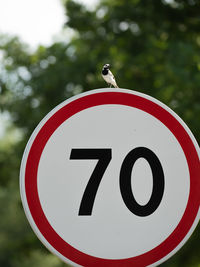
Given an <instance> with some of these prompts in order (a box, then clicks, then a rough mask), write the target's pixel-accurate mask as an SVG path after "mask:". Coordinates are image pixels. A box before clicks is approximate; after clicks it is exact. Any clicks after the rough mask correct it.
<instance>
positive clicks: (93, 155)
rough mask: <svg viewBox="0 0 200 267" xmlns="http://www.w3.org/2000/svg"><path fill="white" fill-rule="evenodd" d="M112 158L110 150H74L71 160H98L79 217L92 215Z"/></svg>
mask: <svg viewBox="0 0 200 267" xmlns="http://www.w3.org/2000/svg"><path fill="white" fill-rule="evenodd" d="M111 158H112V152H111V149H110V148H73V149H72V150H71V154H70V159H80V160H83V159H86V160H91V159H97V160H98V162H97V165H96V167H95V168H94V171H93V173H92V175H91V177H90V179H89V181H88V184H87V186H86V188H85V191H84V194H83V197H82V200H81V204H80V208H79V213H78V215H91V214H92V209H93V205H94V200H95V197H96V194H97V190H98V188H99V184H100V182H101V179H102V177H103V175H104V173H105V171H106V169H107V167H108V164H109V163H110V161H111Z"/></svg>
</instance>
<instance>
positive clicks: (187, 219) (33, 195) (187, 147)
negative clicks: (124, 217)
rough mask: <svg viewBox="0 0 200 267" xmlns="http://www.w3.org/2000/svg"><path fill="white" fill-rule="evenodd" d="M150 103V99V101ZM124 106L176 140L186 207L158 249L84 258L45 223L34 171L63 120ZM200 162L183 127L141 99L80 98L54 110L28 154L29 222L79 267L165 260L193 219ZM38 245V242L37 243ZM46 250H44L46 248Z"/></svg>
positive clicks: (115, 95)
mask: <svg viewBox="0 0 200 267" xmlns="http://www.w3.org/2000/svg"><path fill="white" fill-rule="evenodd" d="M152 100H153V99H152ZM107 104H114V105H126V106H129V107H134V108H138V109H140V110H143V111H145V112H147V113H149V114H151V115H152V116H154V117H155V118H157V119H158V120H160V121H161V122H162V123H163V124H164V125H165V126H166V127H167V128H168V129H169V130H170V131H171V132H172V133H173V135H174V136H175V137H176V139H177V140H178V142H179V144H180V145H181V147H182V150H183V152H184V154H185V157H186V160H187V164H188V168H189V173H190V193H189V198H188V203H187V206H186V209H185V212H184V214H183V217H182V219H181V220H180V222H179V224H178V226H177V227H176V228H175V230H174V231H173V232H172V233H171V235H170V236H169V237H168V238H167V239H165V240H164V241H163V242H162V243H161V244H160V245H158V246H157V247H155V248H153V249H152V250H150V251H148V252H146V253H144V254H141V255H138V256H135V257H132V258H127V259H103V258H98V257H94V256H91V255H88V254H85V253H83V252H81V251H79V250H77V249H76V248H74V247H72V246H71V245H70V244H68V243H66V242H65V241H64V240H63V239H62V237H60V236H59V235H58V234H57V233H56V232H55V230H54V229H53V228H52V226H51V225H50V223H49V222H48V220H47V218H46V216H45V214H44V212H43V210H42V206H41V203H40V199H39V195H38V189H37V170H38V165H39V162H40V157H41V154H42V152H43V149H44V147H45V145H46V143H47V142H48V140H49V138H50V137H51V135H52V134H53V133H54V131H55V130H56V129H57V128H58V127H59V126H60V125H61V124H62V123H63V122H64V121H66V120H67V119H69V118H70V117H71V116H73V115H75V114H76V113H78V112H81V111H82V110H84V109H87V108H91V107H94V106H99V105H107ZM199 174H200V161H199V157H198V153H197V150H196V148H195V146H194V144H193V141H192V139H191V137H190V135H189V134H188V132H187V131H186V130H185V128H184V127H183V125H182V124H181V123H180V122H179V121H178V120H177V119H176V118H175V117H174V116H173V115H172V114H171V113H170V112H169V111H168V110H167V109H165V108H163V107H162V106H160V105H158V104H157V103H155V102H153V101H151V100H149V99H147V98H145V97H143V96H141V95H137V94H134V92H131V93H128V92H127V91H126V90H124V92H122V91H120V92H119V91H116V92H114V91H111V92H108V91H104V92H102V91H101V92H97V91H96V92H95V93H94V92H91V94H88V95H83V96H82V95H80V98H76V99H75V100H72V101H71V102H67V103H66V105H64V106H63V107H61V108H60V109H59V110H57V111H56V112H55V113H54V114H53V115H52V116H51V117H50V118H49V119H48V120H47V121H46V122H45V124H44V125H43V126H42V127H41V129H40V130H39V132H38V133H37V135H36V136H35V138H34V141H33V143H32V145H31V147H30V150H29V152H28V156H27V161H26V165H25V178H24V179H25V195H26V199H27V204H28V208H29V211H30V214H31V216H32V219H33V220H34V222H35V224H36V226H37V228H38V229H39V231H40V233H41V234H42V236H43V237H44V238H45V239H46V241H47V242H48V243H49V244H50V245H51V246H52V247H53V248H54V249H55V250H56V251H58V252H59V253H60V254H61V255H63V256H64V257H65V258H66V260H67V259H69V260H70V261H72V262H74V263H76V264H79V265H82V266H94V265H95V266H97V267H101V266H104V267H106V266H115V267H118V266H126V267H128V266H137V267H140V266H141V267H144V266H147V265H151V264H153V263H155V262H158V261H159V260H161V259H163V258H164V257H166V256H167V255H168V254H169V253H171V252H172V251H173V250H174V249H175V248H176V247H177V246H178V245H179V244H180V242H181V241H182V240H183V239H184V238H185V236H186V235H187V234H188V232H189V231H190V229H191V227H192V225H193V224H194V221H195V219H196V217H197V214H198V211H199V204H200V194H199V188H200V177H199ZM41 241H42V240H41ZM47 247H48V246H47Z"/></svg>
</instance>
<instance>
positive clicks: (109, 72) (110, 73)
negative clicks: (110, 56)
mask: <svg viewBox="0 0 200 267" xmlns="http://www.w3.org/2000/svg"><path fill="white" fill-rule="evenodd" d="M108 74H109V75H110V76H112V78H113V79H115V77H114V75H113V74H112V72H111V71H110V70H108Z"/></svg>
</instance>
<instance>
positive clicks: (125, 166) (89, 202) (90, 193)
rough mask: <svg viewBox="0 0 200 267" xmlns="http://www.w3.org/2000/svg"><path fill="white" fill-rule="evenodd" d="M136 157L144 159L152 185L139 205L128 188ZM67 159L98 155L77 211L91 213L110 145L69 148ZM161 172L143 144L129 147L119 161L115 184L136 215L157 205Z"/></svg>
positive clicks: (147, 211)
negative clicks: (149, 170) (129, 149)
mask: <svg viewBox="0 0 200 267" xmlns="http://www.w3.org/2000/svg"><path fill="white" fill-rule="evenodd" d="M139 158H144V159H146V160H147V161H148V163H149V165H150V167H151V171H152V175H153V189H152V194H151V197H150V199H149V201H148V203H147V204H146V205H140V204H138V202H137V201H136V200H135V197H134V195H133V192H132V188H131V173H132V169H133V166H134V164H135V162H136V160H138V159H139ZM70 159H71V160H74V159H76V160H91V159H98V162H97V164H96V166H95V168H94V171H93V172H92V175H91V177H90V179H89V181H88V184H87V186H86V188H85V191H84V194H83V197H82V200H81V204H80V208H79V213H78V215H83V216H84V215H92V209H93V205H94V201H95V197H96V194H97V190H98V187H99V185H100V182H101V179H102V177H103V175H104V173H105V171H106V169H107V167H108V165H109V163H110V161H111V159H112V149H111V148H73V149H72V150H71V154H70ZM164 184H165V180H164V172H163V168H162V165H161V163H160V161H159V159H158V157H157V156H156V155H155V153H154V152H153V151H152V150H150V149H148V148H146V147H137V148H134V149H133V150H131V151H130V152H129V153H128V154H127V156H126V157H125V159H124V161H123V162H122V165H121V169H120V175H119V185H120V191H121V196H122V199H123V201H124V203H125V205H126V207H127V208H128V209H129V210H130V211H131V212H132V213H133V214H135V215H137V216H142V217H143V216H148V215H150V214H152V213H153V212H154V211H155V210H156V209H157V208H158V206H159V205H160V202H161V200H162V197H163V193H164Z"/></svg>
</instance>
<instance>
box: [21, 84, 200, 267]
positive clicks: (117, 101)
mask: <svg viewBox="0 0 200 267" xmlns="http://www.w3.org/2000/svg"><path fill="white" fill-rule="evenodd" d="M20 179H21V196H22V202H23V205H24V209H25V212H26V215H27V218H28V220H29V222H30V224H31V226H32V228H33V230H34V231H35V233H36V234H37V236H38V237H39V239H40V240H41V241H42V242H43V243H44V244H45V245H46V246H47V248H49V249H50V250H51V251H52V252H53V253H55V254H56V255H58V256H59V257H60V258H61V259H62V260H64V261H66V262H68V263H71V264H73V265H74V266H115V267H116V266H141V267H142V266H156V265H158V264H160V263H161V262H163V261H165V260H166V259H168V258H169V257H170V256H171V255H173V254H174V253H175V252H176V251H177V250H178V249H179V248H180V247H181V246H182V245H183V244H184V243H185V242H186V240H187V239H188V238H189V237H190V235H191V233H192V232H193V230H194V228H195V226H196V225H197V223H198V221H199V204H200V194H199V192H198V190H196V188H199V186H200V162H199V147H198V145H197V143H196V141H195V139H194V137H193V136H192V134H191V132H190V130H189V129H188V128H187V126H186V125H185V124H184V123H183V121H182V120H181V119H180V118H179V117H178V116H177V115H176V114H175V113H174V112H173V111H171V110H170V109H169V108H168V107H166V106H165V105H164V104H162V103H160V102H159V101H157V100H155V99H153V98H152V97H149V96H147V95H144V94H140V93H137V92H134V91H130V90H125V89H110V88H109V89H98V90H93V91H90V92H87V93H84V94H80V95H78V96H75V97H73V98H71V99H69V100H67V101H65V102H63V103H62V104H61V105H59V106H57V107H56V108H55V109H54V110H52V111H51V112H50V113H49V114H48V115H47V116H46V117H45V118H44V119H43V120H42V122H41V123H40V124H39V125H38V127H37V128H36V129H35V131H34V133H33V135H32V136H31V138H30V141H29V142H28V145H27V147H26V150H25V153H24V157H23V160H22V166H21V174H20Z"/></svg>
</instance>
